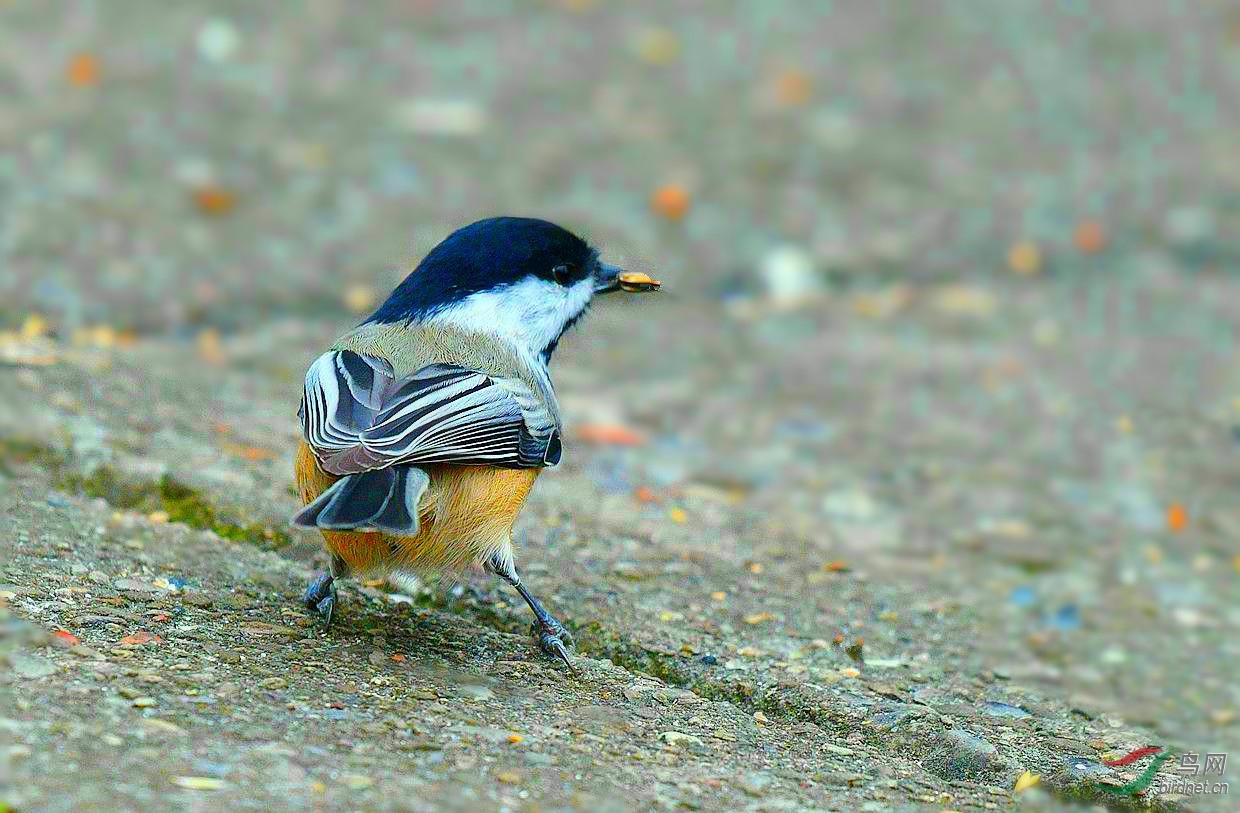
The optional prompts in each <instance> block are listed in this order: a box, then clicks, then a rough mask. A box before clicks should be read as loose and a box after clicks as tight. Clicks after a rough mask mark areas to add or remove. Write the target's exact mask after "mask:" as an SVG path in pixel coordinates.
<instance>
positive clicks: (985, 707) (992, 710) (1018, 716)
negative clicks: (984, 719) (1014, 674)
mask: <svg viewBox="0 0 1240 813" xmlns="http://www.w3.org/2000/svg"><path fill="white" fill-rule="evenodd" d="M982 713H983V714H985V715H987V716H989V717H1004V718H1009V719H1013V720H1022V719H1024V718H1026V717H1032V716H1033V715H1032V714H1030V713H1029V712H1027V711H1025V710H1024V709H1022V708H1021V707H1020V706H1013V705H1011V704H1009V703H1000V702H998V701H993V700H992V701H990V702H987V703H983V704H982Z"/></svg>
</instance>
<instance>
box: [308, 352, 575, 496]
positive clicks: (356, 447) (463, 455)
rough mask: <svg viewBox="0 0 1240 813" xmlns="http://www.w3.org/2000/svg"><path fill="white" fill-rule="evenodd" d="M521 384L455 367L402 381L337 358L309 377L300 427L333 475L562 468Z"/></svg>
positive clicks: (376, 363) (358, 361) (328, 356)
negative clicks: (430, 467)
mask: <svg viewBox="0 0 1240 813" xmlns="http://www.w3.org/2000/svg"><path fill="white" fill-rule="evenodd" d="M520 386H521V385H520V384H519V382H518V383H515V384H514V382H512V381H509V380H502V381H497V380H495V379H493V378H491V377H490V376H487V375H485V374H483V373H480V372H477V371H474V370H466V369H464V368H461V367H455V366H452V365H448V364H434V365H431V366H428V367H424V368H422V369H421V370H418V371H417V372H416V373H413V374H412V375H410V376H408V377H406V378H403V379H400V380H396V379H395V378H394V376H393V374H392V367H391V365H390V364H389V363H388V362H386V361H384V360H382V359H379V358H375V357H372V356H366V355H362V354H359V353H354V352H352V351H350V350H340V351H331V352H328V353H325V354H323V355H322V356H320V357H319V358H318V359H317V360H316V361H315V362H314V364H312V365H311V366H310V370H309V371H308V372H307V374H306V385H305V391H304V394H303V396H302V408H301V413H300V414H301V420H302V430H303V433H304V434H305V437H306V441H307V443H309V445H310V447H311V448H312V449H313V450H314V452H315V454H316V456H317V457H318V458H319V461H320V463H321V465H322V466H323V468H324V469H325V470H326V471H328V472H330V473H332V474H354V473H358V472H363V471H372V470H374V469H381V468H386V467H388V466H394V465H404V464H414V465H416V464H418V463H452V464H458V465H490V466H506V467H522V468H524V467H537V466H544V465H548V464H554V463H555V462H557V461H558V455H559V440H558V437H557V436H556V431H555V429H556V428H555V426H554V421H553V420H552V419H550V417H549V416H547V415H546V414H545V410H544V411H540V410H539V409H538V407H537V405H536V404H533V399H531V398H530V397H528V396H529V394H528V393H524V392H521V391H520ZM514 389H515V390H516V391H515V392H514ZM529 424H533V426H532V427H531V426H530V425H529ZM531 429H532V430H533V431H531ZM552 452H554V454H552Z"/></svg>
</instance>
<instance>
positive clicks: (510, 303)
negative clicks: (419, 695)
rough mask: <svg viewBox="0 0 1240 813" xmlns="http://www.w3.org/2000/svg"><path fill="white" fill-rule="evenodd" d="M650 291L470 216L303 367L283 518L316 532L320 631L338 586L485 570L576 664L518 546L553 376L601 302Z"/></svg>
mask: <svg viewBox="0 0 1240 813" xmlns="http://www.w3.org/2000/svg"><path fill="white" fill-rule="evenodd" d="M658 288H659V282H658V281H657V280H654V279H651V278H650V277H649V276H647V275H645V274H641V273H636V272H626V271H622V270H621V269H619V268H616V267H615V266H612V265H608V264H606V263H603V262H601V261H600V259H599V255H598V252H597V251H596V250H594V249H593V248H591V247H590V246H589V244H587V243H586V241H585V240H582V239H581V238H580V237H577V236H576V235H574V234H572V233H571V232H569V231H567V230H566V229H564V228H561V227H560V226H557V225H555V224H553V223H549V222H547V221H545V220H537V219H533V218H520V217H497V218H490V219H487V220H480V221H478V222H476V223H473V224H471V225H468V226H465V227H463V228H461V229H458V230H457V231H455V232H453V233H452V234H451V235H449V236H448V237H447V238H446V239H445V240H444V241H443V242H442V243H440V244H439V245H437V246H436V247H435V248H434V249H432V250H431V252H430V253H429V254H427V255H426V257H425V259H423V260H422V262H421V263H419V264H418V266H417V268H415V269H414V270H413V272H412V273H411V274H409V276H408V277H406V278H405V280H404V281H403V282H401V283H400V285H398V286H397V287H396V289H395V290H394V291H393V292H392V295H391V296H390V297H388V299H387V301H385V302H384V303H383V304H382V305H380V306H379V309H378V310H376V311H375V312H374V313H373V314H372V315H371V316H370V317H369V318H367V319H366V320H365V321H364V322H362V324H360V325H359V326H358V327H356V328H354V329H353V330H351V331H349V332H348V333H346V334H344V335H343V336H341V337H340V338H339V339H337V340H336V341H335V342H334V343H333V344H332V345H331V348H330V349H329V350H328V351H327V352H326V353H324V354H323V355H321V356H319V357H318V358H317V359H316V360H315V361H314V363H313V364H311V365H310V369H309V370H308V371H307V373H306V380H305V389H304V391H303V394H302V401H301V408H300V410H299V411H298V417H299V419H300V421H301V429H302V435H303V439H302V442H301V443H300V444H299V447H298V450H297V456H296V471H295V473H296V478H297V487H298V490H299V491H300V494H301V499H302V503H303V504H304V505H305V507H304V508H303V509H302V510H301V511H299V512H298V513H297V514H296V515H295V516H294V517H293V520H292V522H293V525H294V526H296V527H299V528H309V529H317V530H318V531H320V532H321V533H322V536H323V540H324V542H325V544H326V547H327V550H328V552H329V554H330V557H331V565H330V569H329V571H327V572H324V573H321V574H319V575H318V576H316V577H315V578H314V579H313V580H312V581H311V582H310V585H309V587H307V588H306V592H305V596H304V601H305V604H306V606H307V607H308V608H309V609H310V610H312V611H314V612H317V613H318V614H319V615H320V616H321V618H322V621H323V623H324V625H325V626H326V625H330V623H331V618H332V612H333V610H334V608H335V606H336V584H335V583H336V580H337V579H340V578H344V577H347V576H372V577H374V576H387V575H391V574H400V573H413V574H423V575H425V574H442V573H445V572H446V573H459V572H461V571H462V570H464V569H465V568H468V567H471V566H474V565H481V566H482V567H484V568H485V569H486V570H488V571H490V572H491V573H493V574H495V575H496V576H499V577H500V578H501V579H503V580H504V581H506V582H508V583H509V584H511V585H512V586H513V587H515V588H516V589H517V591H518V592H519V593H520V594H521V597H522V598H523V599H525V602H526V603H527V604H529V606H530V609H531V610H533V611H534V624H533V627H532V628H531V630H532V632H533V634H535V635H537V636H538V640H539V643H540V645H541V647H542V649H543V651H544V652H546V653H548V654H550V655H553V656H558V657H559V658H561V659H562V660H563V661H564V663H565V664H566V665H568V667H569V668H570V669H571V668H572V664H571V662H570V661H569V657H568V650H567V646H568V645H571V644H572V637H571V635H570V634H569V632H568V631H567V630H566V629H565V628H564V626H563V625H562V624H561V623H560V622H559V621H557V620H556V619H555V618H554V617H552V615H551V614H550V613H549V612H547V610H546V609H545V608H544V607H543V606H542V604H541V603H540V602H539V601H538V599H536V598H534V596H533V595H532V594H531V593H530V591H529V590H528V589H527V588H526V586H525V584H524V583H523V582H522V581H521V577H520V575H518V573H517V567H516V562H515V559H514V554H513V545H512V526H513V523H514V522H515V521H516V518H517V514H518V512H519V511H520V510H521V506H522V504H523V503H524V502H525V498H526V497H527V496H528V495H529V493H530V489H531V488H532V487H533V485H534V480H535V479H536V478H537V477H538V474H539V472H540V471H541V470H542V469H543V468H546V467H548V466H554V465H556V464H557V463H559V462H560V456H561V453H562V443H561V432H562V427H561V421H560V409H559V405H558V404H557V402H556V397H555V390H554V389H553V388H552V385H551V377H550V374H549V373H548V370H547V364H548V362H549V361H550V360H551V354H552V353H553V352H555V349H556V346H557V345H558V344H559V341H560V338H561V337H562V336H563V335H564V333H565V331H567V330H568V329H569V328H570V327H572V326H573V324H575V323H576V322H577V320H578V319H580V318H581V317H582V316H583V315H584V314H585V312H586V310H587V309H588V308H589V306H590V302H591V300H592V299H593V297H594V296H595V295H596V294H602V293H610V292H613V291H629V292H639V291H649V290H658Z"/></svg>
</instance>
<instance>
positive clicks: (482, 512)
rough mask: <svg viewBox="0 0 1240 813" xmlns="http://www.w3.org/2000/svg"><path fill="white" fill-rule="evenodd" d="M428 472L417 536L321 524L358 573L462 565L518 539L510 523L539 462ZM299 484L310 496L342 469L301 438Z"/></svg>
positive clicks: (306, 499) (330, 545)
mask: <svg viewBox="0 0 1240 813" xmlns="http://www.w3.org/2000/svg"><path fill="white" fill-rule="evenodd" d="M419 468H421V469H422V470H423V471H425V472H426V473H427V475H429V476H430V480H431V482H430V486H429V487H428V488H427V490H426V494H425V495H424V496H423V498H422V503H421V506H420V511H419V515H418V521H419V529H418V533H417V535H416V536H412V537H409V536H390V535H388V534H383V533H379V532H369V533H362V532H358V531H323V532H322V533H323V541H324V542H325V543H326V545H327V549H328V550H329V551H330V552H331V553H332V554H334V555H336V556H338V557H340V558H341V559H343V560H344V561H345V562H346V563H347V564H348V565H349V568H350V570H351V572H352V573H353V574H354V575H359V576H363V575H367V574H373V575H381V574H386V573H390V572H392V571H412V572H417V573H435V572H443V571H460V570H462V569H464V568H466V567H469V566H470V565H472V564H474V563H475V562H478V561H480V560H485V559H487V558H488V557H490V556H491V555H492V554H493V553H496V552H499V551H503V550H505V549H506V548H508V547H509V546H510V545H511V543H512V525H513V523H514V522H516V519H517V514H518V513H520V511H521V506H522V505H524V504H525V498H526V497H527V496H528V495H529V493H530V489H531V488H533V486H534V480H535V479H537V477H538V473H539V471H540V469H501V468H493V467H490V466H451V465H425V466H420V467H419ZM295 473H296V476H297V488H298V490H299V492H300V494H301V500H302V503H303V504H309V503H310V502H312V501H313V500H314V499H315V498H316V497H318V496H319V495H320V494H322V493H323V491H324V490H326V489H327V487H328V486H330V485H331V484H332V483H334V482H335V481H336V480H337V479H339V478H338V477H336V476H334V475H331V474H328V473H327V472H324V471H323V470H322V469H321V468H319V464H318V461H317V460H316V459H315V457H314V453H313V452H312V451H311V450H310V447H309V446H308V445H306V443H305V442H304V441H303V442H302V443H301V444H300V445H299V446H298V449H297V458H296V464H295Z"/></svg>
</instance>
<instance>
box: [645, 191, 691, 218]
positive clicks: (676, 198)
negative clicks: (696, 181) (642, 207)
mask: <svg viewBox="0 0 1240 813" xmlns="http://www.w3.org/2000/svg"><path fill="white" fill-rule="evenodd" d="M691 200H692V199H691V198H690V195H689V190H687V189H685V188H684V187H683V186H678V185H677V184H668V185H666V186H661V187H659V188H658V189H656V190H655V191H654V194H653V195H651V196H650V208H651V209H653V210H654V213H655V214H657V215H662V216H663V217H664V218H666V219H668V220H671V221H676V220H680V219H681V218H683V217H684V216H685V215H686V214H688V213H689V205H690V203H691Z"/></svg>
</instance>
